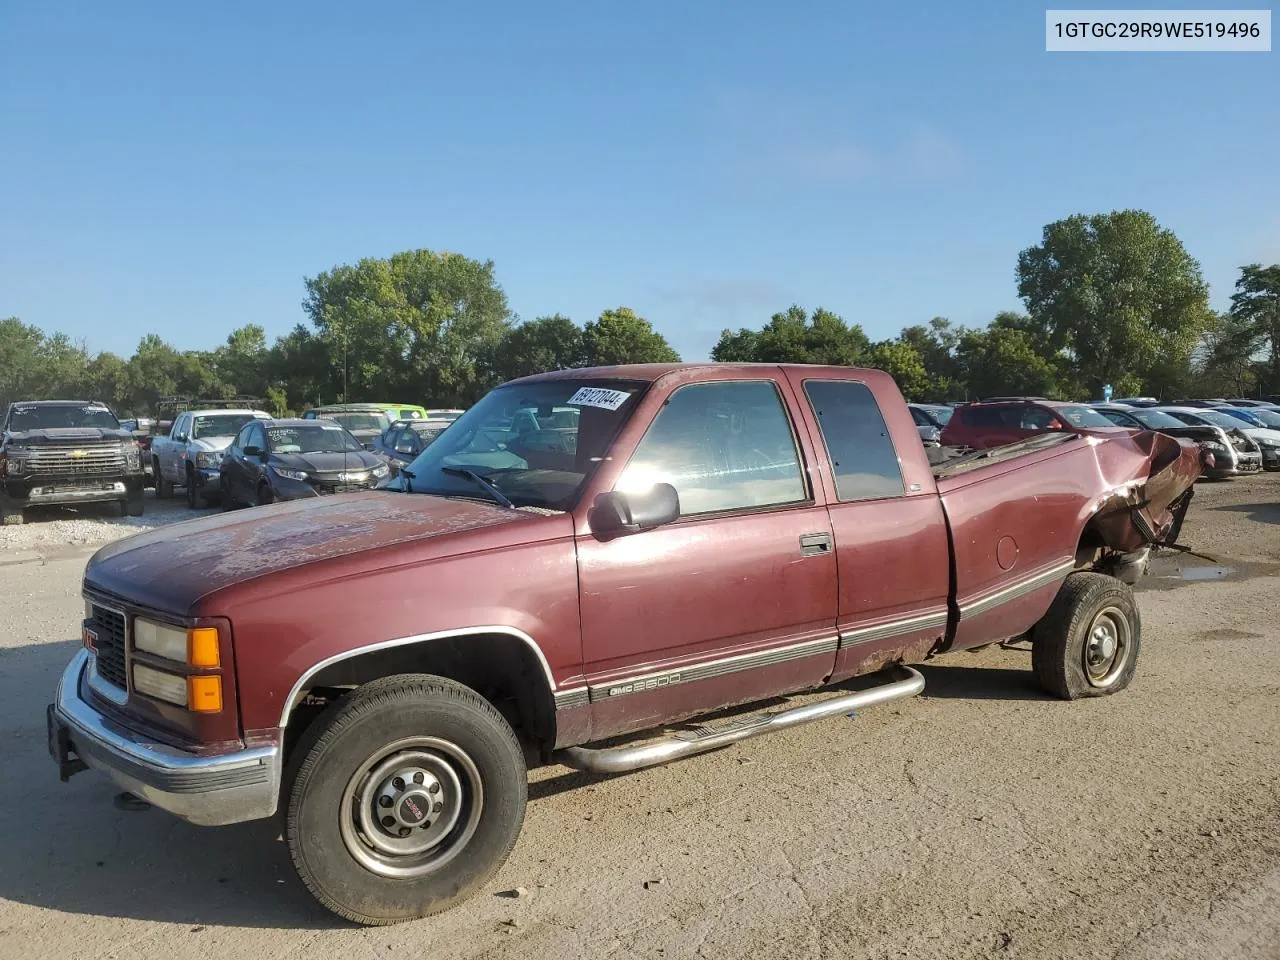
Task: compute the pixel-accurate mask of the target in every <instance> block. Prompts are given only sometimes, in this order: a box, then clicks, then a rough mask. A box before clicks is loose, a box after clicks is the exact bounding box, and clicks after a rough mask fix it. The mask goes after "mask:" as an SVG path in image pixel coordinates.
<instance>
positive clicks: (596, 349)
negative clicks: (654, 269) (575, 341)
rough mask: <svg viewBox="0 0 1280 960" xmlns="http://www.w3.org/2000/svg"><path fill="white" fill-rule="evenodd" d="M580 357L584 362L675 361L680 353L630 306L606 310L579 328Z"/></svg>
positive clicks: (601, 364) (588, 364) (601, 363)
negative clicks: (597, 317)
mask: <svg viewBox="0 0 1280 960" xmlns="http://www.w3.org/2000/svg"><path fill="white" fill-rule="evenodd" d="M582 347H583V360H584V364H585V365H587V366H593V367H599V366H609V365H612V364H617V363H676V362H677V361H679V359H680V355H679V354H678V353H676V352H675V351H674V350H673V349H671V345H670V344H669V343H667V338H666V337H664V336H663V335H662V334H660V333H658V332H657V331H656V330H654V329H653V325H652V324H650V323H649V321H648V320H646V319H644V317H640V316H637V315H636V312H635V311H634V310H632V309H631V308H630V307H618V308H617V309H615V310H606V311H604V312H603V313H602V314H600V317H599V319H597V320H592V321H591V322H590V323H588V324H587V325H586V327H584V328H583V331H582Z"/></svg>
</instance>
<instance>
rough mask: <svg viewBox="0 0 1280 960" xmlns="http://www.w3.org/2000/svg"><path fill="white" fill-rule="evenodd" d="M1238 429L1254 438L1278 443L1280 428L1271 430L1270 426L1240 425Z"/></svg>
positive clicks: (1279, 440)
mask: <svg viewBox="0 0 1280 960" xmlns="http://www.w3.org/2000/svg"><path fill="white" fill-rule="evenodd" d="M1240 429H1242V430H1243V431H1244V432H1245V433H1246V434H1248V435H1249V436H1250V437H1252V438H1253V439H1254V440H1270V441H1271V442H1272V443H1280V430H1273V429H1272V428H1271V427H1241V428H1240Z"/></svg>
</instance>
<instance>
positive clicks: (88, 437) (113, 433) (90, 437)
mask: <svg viewBox="0 0 1280 960" xmlns="http://www.w3.org/2000/svg"><path fill="white" fill-rule="evenodd" d="M6 439H7V441H8V442H9V443H22V444H26V445H28V446H32V447H35V446H39V445H41V444H49V443H57V444H66V443H91V442H93V441H95V440H98V441H101V440H132V439H133V434H132V433H130V432H129V431H128V430H108V429H106V428H105V427H48V428H46V429H44V430H24V431H22V432H19V433H10V434H8V435H7V438H6Z"/></svg>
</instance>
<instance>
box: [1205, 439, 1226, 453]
mask: <svg viewBox="0 0 1280 960" xmlns="http://www.w3.org/2000/svg"><path fill="white" fill-rule="evenodd" d="M1204 445H1205V446H1206V447H1208V448H1209V449H1210V450H1216V451H1218V452H1220V453H1226V452H1227V448H1226V447H1224V446H1223V445H1222V444H1220V443H1219V442H1218V441H1217V440H1206V441H1205V443H1204Z"/></svg>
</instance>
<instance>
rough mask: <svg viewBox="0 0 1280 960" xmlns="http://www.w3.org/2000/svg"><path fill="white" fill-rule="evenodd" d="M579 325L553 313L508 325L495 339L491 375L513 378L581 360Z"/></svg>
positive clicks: (578, 363) (583, 348) (583, 353)
mask: <svg viewBox="0 0 1280 960" xmlns="http://www.w3.org/2000/svg"><path fill="white" fill-rule="evenodd" d="M585 356H586V346H585V344H584V343H583V333H582V328H581V327H579V326H578V325H577V324H576V323H574V322H573V321H572V320H570V319H569V318H568V317H562V316H561V315H560V314H558V313H557V314H555V315H554V316H550V317H538V318H537V319H536V320H530V321H528V322H527V323H522V324H520V325H518V326H516V327H513V328H511V330H509V331H508V332H507V334H506V336H504V337H503V338H502V340H501V341H499V343H498V345H497V348H496V350H495V356H494V358H493V361H492V367H493V371H494V374H495V379H496V380H499V381H506V380H514V379H515V378H516V377H526V376H528V375H530V374H533V373H541V372H542V371H544V370H563V369H566V368H568V367H580V366H583V365H584V363H585Z"/></svg>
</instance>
